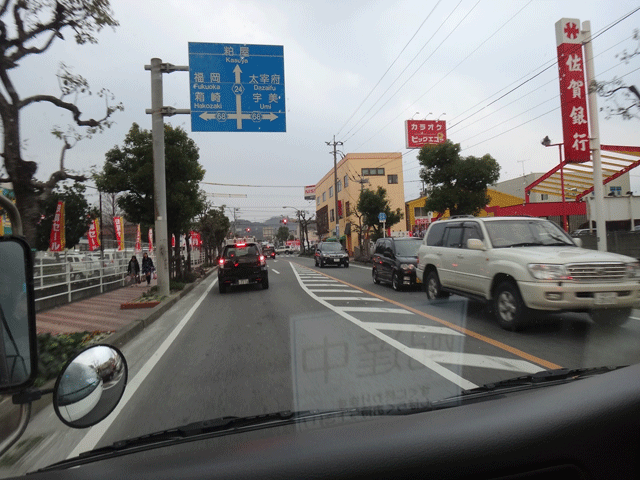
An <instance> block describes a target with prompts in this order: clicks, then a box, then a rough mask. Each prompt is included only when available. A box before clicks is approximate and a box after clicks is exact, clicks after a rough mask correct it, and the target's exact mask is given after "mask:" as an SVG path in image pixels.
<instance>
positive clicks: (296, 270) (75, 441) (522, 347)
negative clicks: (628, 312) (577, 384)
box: [0, 257, 640, 476]
mask: <svg viewBox="0 0 640 480" xmlns="http://www.w3.org/2000/svg"><path fill="white" fill-rule="evenodd" d="M268 262H269V263H268V264H269V269H270V273H269V276H270V279H269V280H270V288H269V289H268V290H262V288H261V287H260V286H245V287H239V288H234V289H231V290H230V291H228V293H226V294H223V295H222V294H220V293H219V292H218V289H217V285H216V281H217V277H216V276H215V275H213V276H211V277H209V279H207V280H206V281H205V282H203V283H202V284H200V285H199V286H198V287H197V288H196V289H194V290H193V291H192V292H191V293H190V294H189V295H187V296H186V297H185V298H184V299H182V300H181V301H180V302H179V303H178V304H177V305H176V306H174V307H173V308H172V309H171V310H169V311H168V312H167V313H166V314H165V315H164V316H163V317H162V318H161V319H159V320H158V321H156V322H155V323H154V324H153V325H151V327H150V328H148V329H147V330H145V331H144V332H143V333H142V334H140V335H139V336H138V337H136V339H134V340H133V341H132V342H130V343H129V344H127V345H126V347H125V348H124V349H123V352H124V354H125V356H126V357H127V362H128V364H129V368H130V377H129V378H130V381H129V384H128V386H127V390H126V391H125V395H124V397H123V400H122V401H121V403H120V405H119V406H118V407H117V409H116V410H115V411H114V412H113V413H112V414H111V415H110V416H109V417H108V418H107V419H106V420H105V421H104V422H102V423H101V424H99V425H97V426H95V427H92V428H90V429H88V430H81V431H76V430H72V429H69V428H67V427H65V426H63V425H62V424H60V423H59V422H58V421H57V420H56V419H55V418H54V417H53V413H52V411H48V410H47V409H45V410H44V411H43V412H41V413H40V414H39V415H38V416H37V417H36V418H34V420H33V421H32V423H31V424H30V426H29V429H28V430H27V432H26V433H25V437H24V438H27V439H29V438H37V439H39V440H38V445H37V446H36V447H35V448H33V449H32V451H30V452H29V453H28V454H26V455H24V456H23V458H22V459H21V460H19V461H18V462H16V463H15V464H14V465H12V466H10V467H0V475H3V476H9V475H15V474H18V473H22V472H26V471H30V470H33V469H34V468H38V467H41V466H45V465H48V464H50V463H52V462H54V461H57V460H62V459H64V458H67V457H68V456H73V455H77V454H78V453H79V452H81V451H85V450H88V449H91V448H95V447H96V446H103V445H106V444H110V443H112V442H114V441H116V440H119V439H123V438H128V437H133V436H137V435H142V434H145V433H150V432H153V431H157V430H162V429H167V428H172V427H176V426H178V425H183V424H186V423H190V422H196V421H201V420H205V419H212V418H217V417H222V416H229V415H234V416H246V415H255V414H262V413H268V412H275V411H280V410H304V409H330V408H343V407H354V406H363V405H377V404H389V403H400V402H412V401H424V400H437V399H441V398H444V397H448V396H451V395H455V394H457V393H459V392H460V390H461V389H466V388H472V387H474V386H477V385H482V384H484V383H487V382H494V381H497V380H501V379H506V378H511V377H515V376H518V375H521V374H523V373H533V372H536V371H539V370H542V369H544V368H558V367H582V366H599V365H623V364H630V363H637V362H640V348H638V345H639V344H640V342H639V340H640V315H638V314H639V313H640V312H637V311H635V312H634V317H636V316H637V317H638V318H633V319H631V320H630V321H629V322H628V323H627V324H626V325H625V326H623V327H618V328H615V329H607V328H602V327H599V326H597V325H595V324H593V323H592V322H591V320H590V319H589V317H588V316H587V315H582V314H567V315H549V316H547V317H545V318H542V319H540V320H539V321H537V322H536V323H535V324H534V325H532V326H530V327H529V328H527V329H526V330H525V331H523V332H518V333H513V332H507V331H504V330H502V329H501V328H500V327H499V326H498V325H497V323H496V322H495V320H494V319H493V318H492V317H491V316H490V315H489V314H488V313H487V312H486V310H485V309H484V307H483V306H482V305H478V304H475V303H473V302H470V301H468V300H466V299H463V298H461V297H456V296H452V297H451V298H450V299H448V300H442V301H439V302H437V303H429V302H428V301H427V298H426V295H425V294H424V293H423V292H422V291H421V290H420V289H413V290H408V291H399V292H396V291H394V290H393V289H392V288H391V287H390V286H388V285H375V284H373V282H372V280H371V268H370V267H362V266H358V265H355V264H352V265H351V267H350V268H349V269H345V268H335V267H334V268H330V267H327V268H317V267H314V265H313V260H312V259H308V258H300V257H278V258H277V259H276V260H269V261H268ZM51 410H52V409H51Z"/></svg>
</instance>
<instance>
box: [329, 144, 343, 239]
mask: <svg viewBox="0 0 640 480" xmlns="http://www.w3.org/2000/svg"><path fill="white" fill-rule="evenodd" d="M325 143H326V144H327V145H329V146H333V192H334V195H335V213H336V215H335V218H336V240H338V242H339V241H340V216H339V215H338V160H337V156H338V151H337V149H336V147H337V146H338V145H344V143H342V142H336V136H335V135H334V136H333V142H325Z"/></svg>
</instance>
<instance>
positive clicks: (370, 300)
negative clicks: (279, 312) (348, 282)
mask: <svg viewBox="0 0 640 480" xmlns="http://www.w3.org/2000/svg"><path fill="white" fill-rule="evenodd" d="M309 293H312V292H311V290H309ZM317 298H320V299H322V300H333V301H337V300H349V301H351V300H357V301H362V302H382V300H380V299H379V298H374V297H317Z"/></svg>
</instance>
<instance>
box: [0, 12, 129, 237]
mask: <svg viewBox="0 0 640 480" xmlns="http://www.w3.org/2000/svg"><path fill="white" fill-rule="evenodd" d="M117 25H118V22H117V21H116V20H115V19H114V18H113V16H112V11H111V6H110V4H109V1H108V0H57V1H42V0H20V1H17V0H15V1H11V0H6V1H3V2H2V3H1V4H0V82H1V84H2V86H3V88H2V92H0V120H1V121H2V136H3V140H4V141H3V151H2V158H3V163H4V171H5V175H1V176H0V183H2V182H11V183H12V184H13V191H14V193H15V198H16V206H17V208H18V211H19V212H20V216H21V217H22V223H23V228H24V235H25V237H26V238H27V241H28V242H29V243H30V244H32V245H35V244H36V236H37V224H38V222H39V221H40V215H41V213H42V208H43V206H44V204H45V203H47V201H48V199H49V197H50V196H51V195H52V194H53V191H54V189H55V187H56V185H57V184H58V183H59V182H60V181H62V180H65V179H72V180H77V181H84V180H86V179H87V178H86V177H85V176H84V175H72V174H70V173H69V172H68V171H67V170H66V169H65V166H64V157H65V153H66V151H67V150H69V149H71V148H73V146H74V145H75V144H76V143H77V142H78V141H80V140H82V139H83V138H90V137H91V136H92V135H94V134H96V133H99V132H101V131H103V130H104V129H105V128H107V127H109V126H110V125H111V123H112V122H111V120H110V117H111V115H112V114H113V113H114V112H116V111H119V110H122V109H123V107H122V104H116V105H114V104H113V96H112V95H111V93H110V92H109V91H108V90H106V89H102V90H100V91H99V92H98V96H100V97H103V98H104V100H105V101H106V104H105V111H104V113H103V114H101V115H102V118H83V113H82V111H81V109H80V107H79V106H78V101H79V100H80V99H86V98H88V97H89V96H90V95H91V90H90V87H89V83H88V82H87V80H86V79H85V78H83V77H81V76H79V75H75V74H73V73H72V71H71V68H70V67H67V66H66V65H64V64H61V65H60V69H59V72H58V74H57V76H58V84H59V86H60V90H61V91H60V92H59V93H57V94H55V95H50V94H46V93H37V94H32V95H30V96H27V97H22V98H21V96H20V93H19V90H20V88H21V87H24V88H25V89H26V90H30V91H33V87H34V85H36V84H37V83H38V82H29V84H28V85H26V86H25V85H21V84H16V83H14V80H13V79H12V76H13V75H12V73H13V72H15V71H16V69H18V68H19V67H20V64H21V62H22V61H23V60H24V59H25V58H26V57H28V56H34V55H41V54H43V53H45V52H46V51H47V50H49V48H50V47H51V46H52V45H54V44H55V43H56V41H58V40H60V39H62V40H64V38H65V37H64V35H63V32H69V33H70V34H71V36H72V38H73V39H74V40H75V42H76V43H77V44H79V45H82V44H86V43H97V38H96V34H97V33H98V32H100V30H102V29H103V28H104V27H112V28H115V27H116V26H117ZM37 103H41V104H49V105H51V106H53V107H56V108H58V109H61V110H63V111H66V112H68V114H69V122H70V123H71V125H70V126H69V127H65V128H63V127H59V126H53V127H52V133H53V134H54V135H55V136H56V137H57V138H59V139H60V140H61V141H62V144H63V145H62V151H61V152H60V156H59V165H60V166H59V168H58V170H57V171H55V172H54V173H52V174H51V175H50V176H49V178H48V179H47V180H38V179H37V178H36V176H35V175H36V171H37V170H38V165H37V164H36V163H35V162H32V161H27V160H25V159H24V158H23V157H22V154H23V153H24V151H25V143H24V142H23V139H22V138H21V131H20V127H21V125H24V124H25V123H28V121H25V120H24V119H21V112H22V110H23V109H24V108H26V107H29V106H30V105H33V104H37ZM51 160H53V158H51Z"/></svg>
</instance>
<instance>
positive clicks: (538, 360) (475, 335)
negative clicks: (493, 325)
mask: <svg viewBox="0 0 640 480" xmlns="http://www.w3.org/2000/svg"><path fill="white" fill-rule="evenodd" d="M293 263H295V264H297V265H300V266H301V267H304V268H308V269H309V270H313V271H314V272H317V273H319V274H321V275H324V276H325V277H327V278H330V279H332V280H335V281H336V282H340V283H342V284H344V285H347V286H349V287H351V288H355V289H356V290H360V291H361V292H362V293H366V294H368V295H371V296H373V297H376V298H379V299H380V300H384V301H385V302H389V303H391V304H393V305H396V306H398V307H401V308H404V309H406V310H409V311H410V312H413V313H415V314H416V315H421V316H423V317H424V318H428V319H429V320H433V321H434V322H438V323H440V324H442V325H445V326H447V327H449V328H451V329H453V330H456V331H458V332H460V333H463V334H465V335H468V336H470V337H473V338H477V339H478V340H480V341H482V342H485V343H488V344H489V345H493V346H494V347H497V348H499V349H501V350H504V351H506V352H509V353H511V354H513V355H516V356H518V357H520V358H523V359H525V360H527V361H529V362H532V363H535V364H537V365H540V366H541V367H544V368H547V369H551V370H554V369H556V368H562V367H561V366H560V365H556V364H555V363H552V362H549V361H547V360H544V359H542V358H539V357H536V356H535V355H531V354H529V353H527V352H523V351H522V350H520V349H518V348H515V347H512V346H510V345H507V344H506V343H502V342H501V341H499V340H494V339H493V338H490V337H487V336H485V335H482V334H480V333H477V332H474V331H471V330H469V329H467V328H464V327H461V326H459V325H456V324H455V323H451V322H448V321H446V320H443V319H441V318H438V317H434V316H433V315H429V314H428V313H425V312H422V311H420V310H417V309H415V308H412V307H409V306H408V305H405V304H403V303H400V302H396V301H395V300H391V299H390V298H386V297H383V296H382V295H378V294H377V293H373V292H370V291H369V290H366V289H364V288H361V287H358V286H357V285H353V284H351V283H349V282H345V281H344V280H340V279H339V278H335V277H332V276H331V275H327V274H326V273H324V272H321V271H319V270H316V269H313V268H311V267H307V266H306V265H302V264H300V263H297V262H293Z"/></svg>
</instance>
